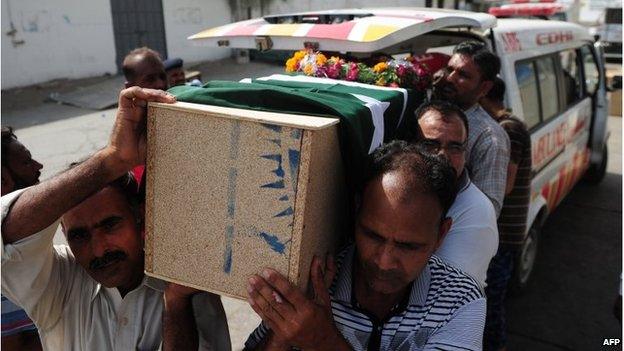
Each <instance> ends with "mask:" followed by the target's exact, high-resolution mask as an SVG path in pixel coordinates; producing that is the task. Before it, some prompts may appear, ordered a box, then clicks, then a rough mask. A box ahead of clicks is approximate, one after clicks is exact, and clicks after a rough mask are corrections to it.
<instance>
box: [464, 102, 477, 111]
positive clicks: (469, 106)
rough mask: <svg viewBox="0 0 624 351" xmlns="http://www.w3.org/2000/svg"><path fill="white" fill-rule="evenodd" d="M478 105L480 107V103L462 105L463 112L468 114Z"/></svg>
mask: <svg viewBox="0 0 624 351" xmlns="http://www.w3.org/2000/svg"><path fill="white" fill-rule="evenodd" d="M478 105H479V103H478V102H473V103H470V104H466V105H462V106H460V108H461V109H462V111H464V112H468V111H469V110H471V109H473V108H475V107H476V106H478Z"/></svg>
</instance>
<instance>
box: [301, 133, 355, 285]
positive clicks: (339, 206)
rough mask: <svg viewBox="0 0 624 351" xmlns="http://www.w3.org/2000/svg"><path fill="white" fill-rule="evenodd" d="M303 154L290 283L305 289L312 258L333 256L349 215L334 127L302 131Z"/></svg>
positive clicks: (343, 237)
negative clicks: (301, 204)
mask: <svg viewBox="0 0 624 351" xmlns="http://www.w3.org/2000/svg"><path fill="white" fill-rule="evenodd" d="M302 153H303V154H304V155H307V159H306V162H302V167H301V172H300V173H299V179H300V180H299V182H300V185H299V189H298V194H297V203H299V201H300V197H299V196H301V197H302V198H303V197H305V208H298V211H297V214H296V217H295V233H300V234H299V235H297V236H295V237H294V238H293V241H294V243H293V252H295V253H296V254H297V255H298V257H297V259H296V260H291V268H290V270H291V275H292V279H293V280H294V281H296V282H297V284H298V285H299V286H301V287H305V286H307V284H308V278H309V267H310V264H311V262H312V258H313V257H314V255H318V256H319V257H323V256H326V255H327V254H333V253H335V251H336V248H337V247H338V246H339V245H340V244H341V243H343V241H344V239H345V237H346V236H345V230H346V224H347V218H346V214H347V213H348V211H347V187H346V182H345V174H344V168H343V163H342V161H341V158H340V148H339V145H338V128H337V126H334V127H330V128H326V129H323V130H319V131H313V132H312V131H305V132H304V138H303V141H302ZM304 165H305V166H304ZM304 179H305V180H304ZM299 238H301V240H300V242H299V241H298V239H299ZM295 247H296V249H295Z"/></svg>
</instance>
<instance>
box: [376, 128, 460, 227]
mask: <svg viewBox="0 0 624 351" xmlns="http://www.w3.org/2000/svg"><path fill="white" fill-rule="evenodd" d="M393 171H405V172H404V174H405V175H408V177H409V179H408V180H407V187H406V189H405V190H406V192H407V193H406V194H405V195H406V196H410V195H411V194H413V193H420V194H426V195H433V196H434V197H435V198H437V199H438V202H439V205H440V207H441V208H442V218H444V217H446V212H447V211H448V210H449V208H450V207H451V205H453V201H455V196H456V195H457V186H456V177H455V171H454V170H453V167H451V165H450V164H449V163H448V161H446V160H445V159H444V158H441V157H437V156H432V155H428V154H425V153H423V152H422V151H420V150H419V149H418V148H417V147H416V145H414V144H410V143H408V142H406V141H403V140H395V141H392V142H390V143H387V144H385V145H382V146H380V147H379V148H377V149H376V150H375V151H374V152H373V154H372V155H371V157H370V168H369V172H368V174H367V179H366V182H365V184H368V183H370V182H371V181H373V180H375V179H377V178H379V177H381V176H383V175H384V174H387V173H390V172H393Z"/></svg>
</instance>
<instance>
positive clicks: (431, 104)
mask: <svg viewBox="0 0 624 351" xmlns="http://www.w3.org/2000/svg"><path fill="white" fill-rule="evenodd" d="M430 110H434V111H438V112H440V114H441V115H442V119H443V120H444V121H448V120H450V119H451V118H453V116H457V117H458V118H459V119H460V120H461V121H462V123H463V124H464V128H466V138H468V117H466V114H465V113H464V111H462V109H461V108H459V106H457V105H455V104H453V103H451V102H448V101H444V100H431V101H425V102H423V103H422V105H420V106H418V108H417V109H416V111H414V116H415V117H416V120H417V121H418V120H419V119H421V118H422V116H423V115H424V114H425V113H426V112H427V111H430ZM420 135H421V136H422V132H420ZM413 141H415V140H413Z"/></svg>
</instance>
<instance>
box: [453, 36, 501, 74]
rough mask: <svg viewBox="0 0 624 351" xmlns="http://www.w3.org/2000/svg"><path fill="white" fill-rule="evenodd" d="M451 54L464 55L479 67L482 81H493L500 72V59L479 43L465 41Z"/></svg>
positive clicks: (483, 44)
mask: <svg viewBox="0 0 624 351" xmlns="http://www.w3.org/2000/svg"><path fill="white" fill-rule="evenodd" d="M453 54H460V55H466V56H469V57H470V58H472V61H474V63H475V64H476V65H477V67H479V71H480V72H481V79H482V80H489V81H493V80H494V79H495V78H496V75H497V74H498V72H500V67H501V64H500V59H499V58H498V56H496V55H495V54H494V53H492V52H491V51H490V50H488V48H487V46H485V43H482V42H480V41H465V42H463V43H460V44H458V45H457V46H456V47H455V49H453Z"/></svg>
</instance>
